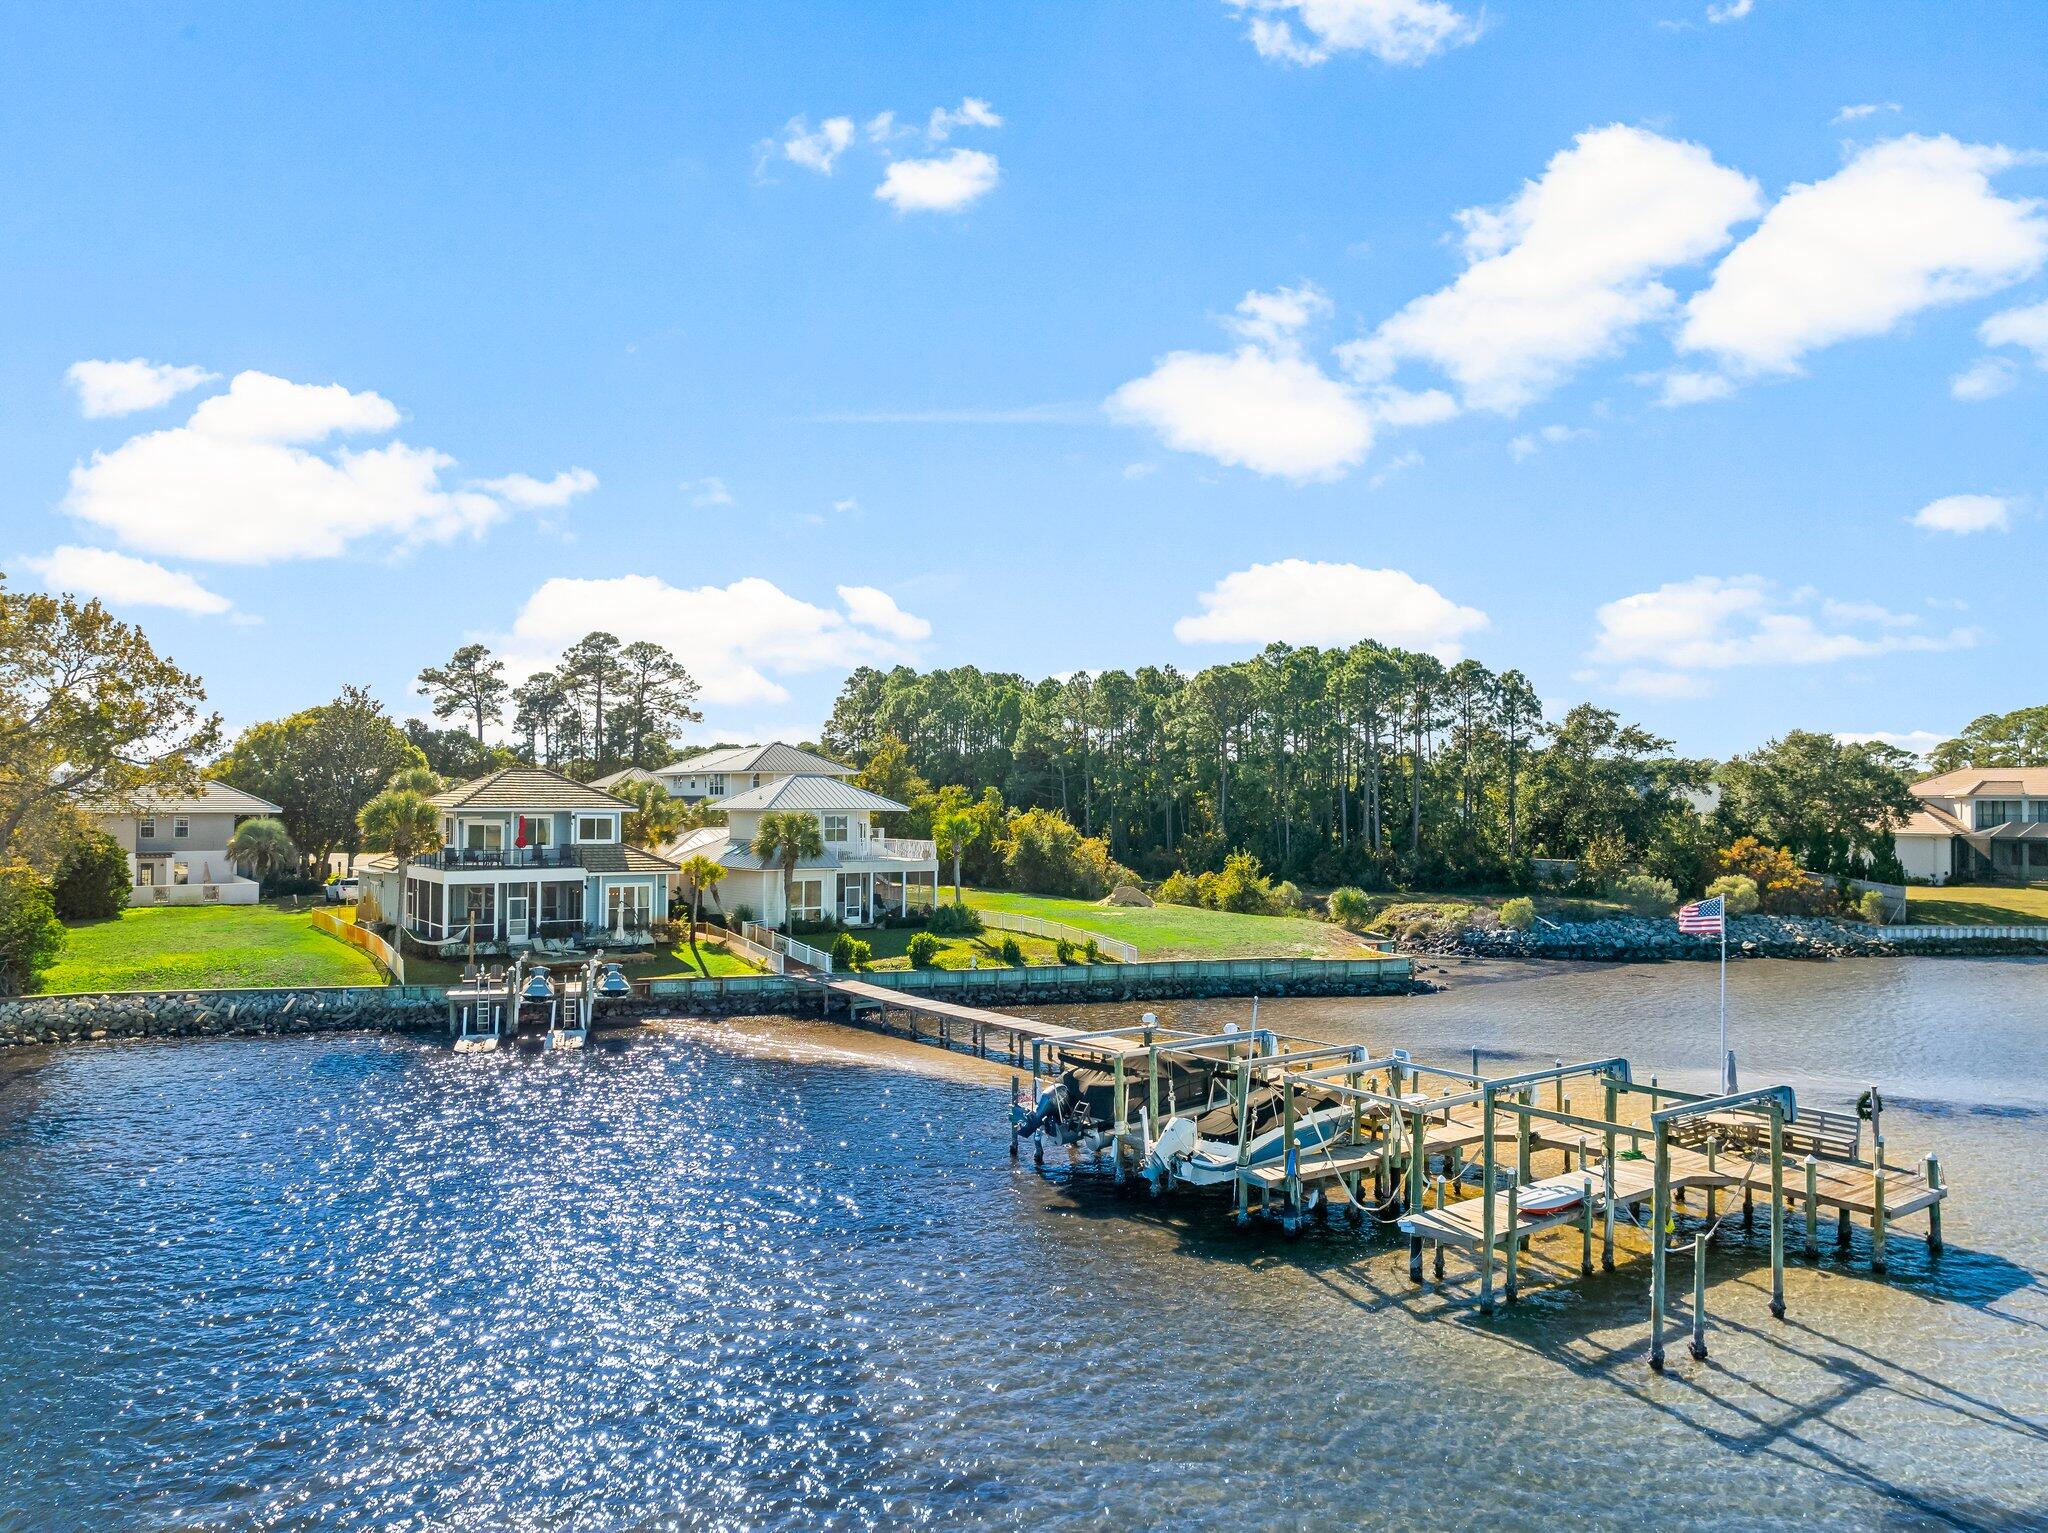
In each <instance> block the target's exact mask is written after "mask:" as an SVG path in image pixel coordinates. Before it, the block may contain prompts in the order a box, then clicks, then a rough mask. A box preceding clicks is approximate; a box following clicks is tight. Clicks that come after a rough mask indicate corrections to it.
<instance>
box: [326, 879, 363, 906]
mask: <svg viewBox="0 0 2048 1533" xmlns="http://www.w3.org/2000/svg"><path fill="white" fill-rule="evenodd" d="M362 892H363V885H362V880H360V879H355V878H337V879H336V880H335V881H334V882H333V883H331V884H329V885H328V886H327V903H328V904H330V905H353V904H354V903H355V902H356V898H357V896H359V895H360V894H361V893H362Z"/></svg>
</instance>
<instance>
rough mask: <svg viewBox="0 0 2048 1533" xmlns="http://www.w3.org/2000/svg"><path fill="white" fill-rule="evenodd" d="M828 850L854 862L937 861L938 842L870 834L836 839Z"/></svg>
mask: <svg viewBox="0 0 2048 1533" xmlns="http://www.w3.org/2000/svg"><path fill="white" fill-rule="evenodd" d="M828 850H831V851H836V852H838V853H839V855H840V856H841V857H843V858H847V859H850V860H852V861H854V862H859V861H862V860H863V859H870V858H871V859H873V860H875V861H878V862H933V863H935V862H937V861H938V860H939V848H938V843H937V842H935V841H906V840H904V839H903V838H902V837H900V836H868V837H866V838H865V839H862V840H856V841H843V842H840V841H835V842H833V843H831V844H830V846H829V847H828Z"/></svg>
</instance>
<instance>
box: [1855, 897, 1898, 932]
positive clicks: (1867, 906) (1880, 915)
mask: <svg viewBox="0 0 2048 1533" xmlns="http://www.w3.org/2000/svg"><path fill="white" fill-rule="evenodd" d="M1856 909H1857V910H1858V911H1859V912H1860V913H1861V914H1862V916H1863V919H1864V920H1866V921H1868V922H1869V923H1870V924H1871V925H1872V926H1882V925H1884V924H1885V922H1886V921H1887V920H1889V919H1890V917H1891V902H1890V901H1889V900H1887V899H1886V898H1885V897H1884V891H1883V890H1881V889H1865V890H1864V891H1863V898H1862V899H1860V900H1858V901H1857V902H1856Z"/></svg>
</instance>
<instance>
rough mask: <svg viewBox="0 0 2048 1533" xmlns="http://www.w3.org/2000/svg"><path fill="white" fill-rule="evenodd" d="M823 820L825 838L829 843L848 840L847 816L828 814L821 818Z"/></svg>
mask: <svg viewBox="0 0 2048 1533" xmlns="http://www.w3.org/2000/svg"><path fill="white" fill-rule="evenodd" d="M821 818H822V820H823V822H824V836H825V839H826V840H827V841H834V842H837V841H844V840H845V839H846V816H845V815H843V814H828V815H824V816H821Z"/></svg>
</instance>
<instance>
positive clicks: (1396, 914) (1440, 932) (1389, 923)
mask: <svg viewBox="0 0 2048 1533" xmlns="http://www.w3.org/2000/svg"><path fill="white" fill-rule="evenodd" d="M1471 918H1472V907H1471V906H1470V905H1466V904H1463V903H1460V902H1458V901H1455V900H1446V901H1444V902H1442V903H1440V904H1431V903H1427V902H1418V903H1415V904H1406V905H1389V906H1388V907H1387V908H1386V910H1385V911H1383V912H1382V913H1381V915H1380V920H1379V926H1380V928H1381V929H1382V930H1384V931H1387V932H1391V933H1392V934H1393V935H1394V936H1396V937H1398V938H1400V939H1402V940H1403V941H1407V942H1434V941H1437V940H1439V939H1442V938H1445V937H1453V936H1456V935H1457V934H1458V933H1459V932H1460V931H1462V930H1464V928H1465V926H1466V924H1467V922H1469V921H1470V920H1471Z"/></svg>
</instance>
